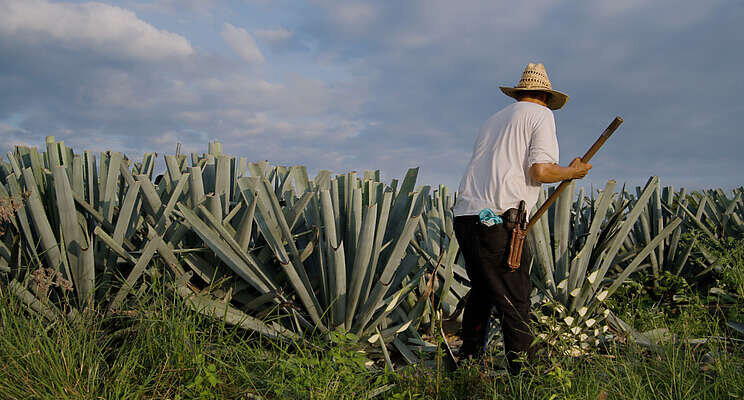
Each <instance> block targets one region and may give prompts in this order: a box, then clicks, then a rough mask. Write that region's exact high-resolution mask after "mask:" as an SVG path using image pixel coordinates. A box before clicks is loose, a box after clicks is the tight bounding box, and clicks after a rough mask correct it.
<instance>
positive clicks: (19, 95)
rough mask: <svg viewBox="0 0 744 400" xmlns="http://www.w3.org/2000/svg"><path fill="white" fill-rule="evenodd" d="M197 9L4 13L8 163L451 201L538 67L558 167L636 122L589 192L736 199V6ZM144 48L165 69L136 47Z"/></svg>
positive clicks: (612, 145)
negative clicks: (293, 168)
mask: <svg viewBox="0 0 744 400" xmlns="http://www.w3.org/2000/svg"><path fill="white" fill-rule="evenodd" d="M110 1H111V2H113V1H114V0H110ZM197 3H199V4H203V5H204V6H205V7H207V8H208V9H209V10H210V12H209V13H208V15H201V14H200V15H197V14H198V13H197V12H195V11H194V9H193V8H187V9H186V10H180V9H178V7H177V6H175V4H176V3H175V2H173V1H170V0H162V1H160V2H159V3H157V4H159V5H161V6H167V5H168V4H170V5H173V7H172V10H170V11H169V12H171V13H172V14H168V15H167V16H166V15H165V14H157V13H155V14H148V13H147V11H143V13H144V14H143V15H142V16H139V17H138V16H137V15H135V14H133V13H131V12H130V11H127V10H126V9H124V8H121V7H131V6H128V5H125V6H121V7H117V6H116V5H113V6H111V5H104V4H100V3H94V4H95V6H90V4H89V3H86V4H78V3H49V2H42V1H38V0H32V1H31V2H30V3H28V4H35V5H39V9H40V10H41V11H42V12H41V15H42V16H45V15H48V14H49V15H51V16H46V17H43V18H42V21H44V22H37V21H36V19H38V18H41V17H39V16H34V15H31V14H32V13H31V12H30V11H28V10H27V8H28V7H26V6H25V4H27V3H21V2H14V3H10V2H8V1H7V0H5V1H4V0H0V59H2V60H3V62H2V63H0V124H5V125H2V126H0V137H2V139H0V145H5V146H9V145H10V144H11V143H19V142H23V143H32V144H36V145H38V144H41V143H43V136H44V135H47V134H54V135H56V136H57V137H58V138H59V139H63V140H65V142H66V143H68V144H72V145H75V146H76V147H77V148H78V149H92V150H105V149H120V150H123V151H127V152H129V153H131V154H141V153H143V152H144V151H160V152H162V151H169V152H172V151H174V149H175V143H176V142H180V143H182V144H183V149H184V151H199V152H201V151H204V150H205V149H206V142H207V141H208V140H214V139H217V140H221V141H222V142H223V143H224V144H225V148H226V149H228V151H229V153H231V154H234V155H239V156H244V157H247V158H249V159H252V160H257V159H269V160H271V161H272V162H276V163H284V164H306V165H308V168H309V169H310V170H311V171H317V170H318V169H321V168H325V169H333V170H334V171H335V172H343V171H346V170H357V171H363V170H364V169H378V168H379V169H382V171H383V175H384V176H385V177H387V179H389V178H392V177H400V176H402V175H403V173H404V172H405V169H406V168H409V167H414V166H420V167H421V173H420V179H419V183H427V184H439V183H445V184H447V185H448V186H449V187H450V189H451V190H454V189H456V187H457V182H458V180H459V178H460V175H461V174H462V172H463V171H464V168H465V164H466V163H467V161H468V159H469V157H470V152H471V151H472V144H473V140H474V138H475V135H476V133H477V131H478V128H479V126H480V125H481V124H482V123H483V122H484V121H485V120H486V119H487V118H488V117H489V116H490V115H491V114H492V113H494V112H496V111H497V110H499V109H500V108H501V107H503V106H505V105H507V104H509V103H510V102H511V101H512V100H511V99H509V98H507V97H506V96H504V95H503V94H502V93H501V92H500V91H499V89H498V87H499V86H500V85H510V84H515V83H516V82H517V80H518V79H519V75H520V73H521V72H522V69H523V68H524V66H525V64H526V63H527V62H530V61H540V62H543V63H544V64H545V65H546V66H547V68H548V73H549V74H550V77H551V80H552V81H553V85H554V87H556V88H557V89H559V90H562V91H565V92H567V93H568V94H570V95H571V100H570V101H569V103H568V105H567V106H566V107H565V108H564V109H563V110H561V111H558V112H556V113H555V115H556V119H557V127H558V135H559V142H560V145H561V155H562V157H563V158H564V159H563V160H562V161H563V162H567V161H569V160H570V159H571V158H572V157H573V156H576V155H580V154H583V152H584V151H585V150H586V148H587V147H588V146H589V144H591V143H592V142H593V141H594V140H595V139H596V137H597V135H599V133H600V132H601V131H602V130H603V129H604V128H605V127H606V125H607V124H608V123H609V121H610V120H611V119H612V118H613V117H614V116H615V115H621V116H622V117H623V118H624V119H625V123H624V124H623V126H622V127H621V128H620V130H619V131H618V132H617V133H616V134H615V135H614V136H613V138H612V139H611V141H610V142H608V143H607V144H606V145H605V148H603V149H602V151H601V152H600V153H599V154H598V155H597V156H596V159H595V161H594V162H593V164H594V169H593V170H592V173H591V174H590V175H589V178H590V179H589V180H588V181H586V182H592V183H594V184H595V186H597V185H599V186H603V185H604V182H605V181H606V180H607V179H610V178H614V179H617V180H618V181H619V182H622V181H625V180H628V181H629V182H630V184H631V185H635V184H639V185H642V184H643V183H645V180H646V179H647V177H648V176H649V175H652V174H659V175H661V178H662V183H663V184H674V185H675V186H676V187H679V186H681V185H686V186H688V187H690V186H691V187H703V186H726V185H728V186H731V185H732V182H739V181H740V180H741V179H740V177H739V176H737V171H740V170H741V169H742V168H744V158H742V157H741V156H740V154H739V152H740V149H741V148H744V136H742V135H739V134H738V132H739V131H740V128H739V126H740V125H741V124H740V123H739V122H740V121H739V120H740V119H741V118H740V116H741V115H744V108H742V106H741V105H740V102H739V100H738V98H739V95H738V93H740V92H741V91H742V89H744V81H742V78H741V74H740V72H739V71H740V70H741V68H742V66H744V54H741V52H736V51H732V49H736V48H739V47H740V44H739V42H738V41H737V39H738V37H739V36H740V35H739V29H738V26H739V25H740V22H739V21H741V20H742V18H744V7H742V6H741V5H740V4H739V3H737V2H736V1H734V0H729V1H726V0H720V1H719V0H713V1H712V2H695V1H692V0H681V1H678V2H675V3H673V4H672V3H670V2H668V1H667V0H661V2H659V3H637V2H634V1H631V2H629V3H623V4H622V5H617V4H615V3H613V4H610V3H608V2H604V1H603V0H598V3H593V2H590V1H588V0H587V1H584V2H578V3H564V2H557V1H554V0H535V1H533V2H522V3H514V2H511V3H506V2H493V1H490V0H489V1H487V0H473V1H468V2H459V3H458V2H451V1H446V0H428V1H424V0H413V1H408V2H377V1H358V0H353V1H350V2H344V3H343V5H339V3H338V2H331V1H326V0H317V1H316V0H313V1H309V2H301V3H297V2H285V1H276V0H272V2H271V4H270V7H269V6H268V5H269V3H268V2H265V0H262V1H261V2H259V3H261V4H256V1H243V2H236V3H229V5H228V3H224V4H223V3H217V2H215V3H214V6H210V4H212V2H211V1H206V2H204V3H202V2H199V1H198V0H194V2H193V4H197ZM115 4H120V3H115ZM129 4H131V3H129ZM209 7H211V8H209ZM664 7H666V8H667V9H666V10H664ZM136 9H137V10H141V9H142V8H136ZM14 10H16V11H14ZM17 10H22V11H23V13H20V12H19V11H17ZM142 10H145V9H142ZM215 10H219V12H217V11H215ZM6 11H7V12H6ZM153 11H155V10H153ZM662 11H664V12H662ZM68 14H72V15H75V16H77V17H76V18H77V19H74V20H73V21H75V23H72V22H69V21H70V20H71V19H70V18H69V17H67V15H68ZM106 15H118V16H119V17H118V18H112V17H106ZM171 15H172V17H171ZM14 16H15V17H14ZM225 16H230V18H232V19H226V17H225ZM107 18H108V19H107ZM168 18H171V19H168ZM184 18H185V19H189V20H190V21H191V22H190V23H189V24H188V25H183V24H178V23H177V22H178V21H179V20H180V19H184ZM57 20H59V21H62V22H61V24H59V25H60V26H65V27H66V28H65V29H57V28H56V27H54V26H51V25H54V23H53V22H56V21H57ZM110 20H116V21H119V23H118V24H117V23H113V22H106V25H108V26H99V25H101V23H100V21H110ZM145 20H147V21H149V22H145ZM122 21H126V22H127V23H123V22H122ZM235 21H240V27H238V26H237V23H236V22H235ZM230 22H232V23H233V24H235V25H231V24H230ZM116 26H120V27H119V28H116V29H114V27H116ZM121 26H124V27H126V28H124V27H121ZM142 26H146V27H150V28H149V30H148V29H140V28H138V27H142ZM173 26H176V29H178V34H176V33H172V32H168V31H167V30H165V29H164V28H165V27H168V28H171V27H173ZM92 27H96V29H93V28H92ZM266 27H281V28H274V29H262V28H266ZM107 29H108V30H109V31H107ZM99 31H102V32H103V34H102V35H99V34H98V33H92V32H99ZM86 32H87V33H86ZM107 32H108V33H107ZM143 32H149V33H143ZM115 33H116V34H115ZM138 35H150V37H151V39H152V41H153V43H158V42H159V43H161V44H160V45H159V46H161V47H162V48H164V49H165V50H163V51H158V52H156V51H154V50H152V49H151V50H148V51H144V50H143V48H139V47H136V48H135V47H132V46H130V47H127V44H128V43H129V42H134V41H136V40H137V37H138ZM174 38H175V39H174ZM179 38H180V39H179ZM187 38H189V39H191V40H192V41H194V42H195V43H198V47H197V46H196V45H194V46H193V47H192V45H191V42H189V39H187ZM99 39H100V42H99ZM182 42H185V43H186V44H187V45H188V47H184V46H181V45H179V44H178V43H182ZM257 42H258V44H260V45H261V47H260V48H259V47H258V46H257ZM165 44H168V46H166V45H165ZM224 44H227V45H228V46H229V47H231V48H232V49H233V50H234V52H235V54H237V55H238V56H239V57H235V56H231V55H228V56H226V55H224V54H223V53H224V51H223V46H224ZM168 49H170V50H168ZM178 49H181V50H178ZM155 53H157V54H155ZM722 60H723V61H722ZM247 63H248V65H247ZM720 77H724V80H723V81H725V84H719V85H718V86H716V85H714V84H713V83H711V82H719V81H720V79H721V78H720ZM719 83H720V82H719ZM707 87H715V89H703V88H707ZM6 138H9V139H6ZM3 140H4V142H3ZM186 149H188V150H186ZM6 150H7V149H6Z"/></svg>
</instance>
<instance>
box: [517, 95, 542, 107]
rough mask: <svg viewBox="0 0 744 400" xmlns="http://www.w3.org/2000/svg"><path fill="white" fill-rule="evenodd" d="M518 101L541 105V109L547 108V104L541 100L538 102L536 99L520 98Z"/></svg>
mask: <svg viewBox="0 0 744 400" xmlns="http://www.w3.org/2000/svg"><path fill="white" fill-rule="evenodd" d="M519 101H526V102H528V103H535V104H539V105H541V106H543V107H547V106H548V104H547V103H546V102H544V101H542V100H538V99H533V98H532V97H522V98H521V99H520V100H519Z"/></svg>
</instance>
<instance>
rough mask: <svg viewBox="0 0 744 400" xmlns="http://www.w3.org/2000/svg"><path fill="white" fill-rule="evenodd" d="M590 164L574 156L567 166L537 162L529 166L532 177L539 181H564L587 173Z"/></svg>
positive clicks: (590, 167)
mask: <svg viewBox="0 0 744 400" xmlns="http://www.w3.org/2000/svg"><path fill="white" fill-rule="evenodd" d="M590 169H592V165H591V164H589V163H585V162H583V161H581V158H579V157H576V158H574V159H573V161H571V164H569V165H568V167H561V166H560V165H558V164H545V163H538V164H532V166H531V167H530V175H531V176H532V179H534V180H536V181H538V182H540V183H553V182H560V181H566V180H569V179H581V178H583V177H585V176H586V174H587V173H589V170H590Z"/></svg>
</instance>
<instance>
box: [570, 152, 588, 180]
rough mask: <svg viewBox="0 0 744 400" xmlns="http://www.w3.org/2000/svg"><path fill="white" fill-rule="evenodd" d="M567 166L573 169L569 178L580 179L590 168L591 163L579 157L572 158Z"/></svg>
mask: <svg viewBox="0 0 744 400" xmlns="http://www.w3.org/2000/svg"><path fill="white" fill-rule="evenodd" d="M568 166H569V168H573V169H574V170H575V172H574V175H573V178H571V179H581V178H583V177H585V176H586V174H588V173H589V170H590V169H592V164H589V163H585V162H583V161H581V157H576V158H574V159H573V161H571V164H569V165H568Z"/></svg>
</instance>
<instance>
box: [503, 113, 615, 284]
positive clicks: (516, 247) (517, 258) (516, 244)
mask: <svg viewBox="0 0 744 400" xmlns="http://www.w3.org/2000/svg"><path fill="white" fill-rule="evenodd" d="M622 123H623V119H622V118H620V117H615V119H614V120H612V122H611V123H610V126H608V127H607V129H605V130H604V132H602V134H601V135H600V136H599V138H598V139H597V141H596V142H594V144H593V145H592V147H590V148H589V150H588V151H587V152H586V154H584V157H581V161H582V162H585V163H588V162H589V161H590V160H591V159H592V157H594V154H596V153H597V151H599V148H600V147H602V145H603V144H604V143H605V142H606V141H607V139H609V138H610V136H612V133H613V132H615V130H616V129H617V128H618V127H619V126H620V124H622ZM571 181H572V179H568V180H565V181H563V182H561V184H560V185H558V187H557V188H556V189H555V191H554V192H553V194H551V195H550V197H548V199H547V200H546V201H545V203H543V205H542V206H540V208H539V209H538V210H537V212H535V215H533V216H532V218H530V222H529V224H525V223H524V222H525V221H526V215H524V214H525V213H524V212H522V213H520V218H519V219H518V221H517V222H518V223H517V226H516V227H514V230H512V240H511V243H510V245H509V259H508V261H507V263H508V264H509V268H511V269H512V271H515V270H516V269H517V268H519V265H520V263H521V261H522V248H523V247H524V241H525V239H526V238H527V231H529V230H530V228H532V227H533V226H534V225H535V223H537V221H538V220H539V219H540V217H541V216H542V215H543V214H545V211H548V208H550V206H551V205H552V204H553V203H554V202H555V201H556V200H557V199H558V196H560V194H561V191H563V189H565V188H566V186H568V184H569V183H570V182H571ZM521 206H522V204H520V209H521V208H522V207H521ZM520 211H521V210H520ZM525 225H526V226H525Z"/></svg>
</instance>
